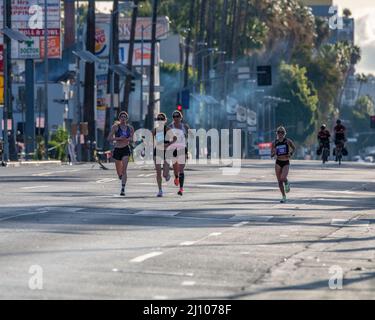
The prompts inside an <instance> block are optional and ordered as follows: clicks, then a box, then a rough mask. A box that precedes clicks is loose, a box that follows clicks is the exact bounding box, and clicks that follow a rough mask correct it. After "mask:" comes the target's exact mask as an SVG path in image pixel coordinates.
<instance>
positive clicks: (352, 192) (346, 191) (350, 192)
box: [327, 190, 360, 194]
mask: <svg viewBox="0 0 375 320" xmlns="http://www.w3.org/2000/svg"><path fill="white" fill-rule="evenodd" d="M359 191H360V190H359ZM327 193H335V194H337V193H342V194H357V193H358V192H354V191H351V190H345V191H332V190H328V191H327Z"/></svg>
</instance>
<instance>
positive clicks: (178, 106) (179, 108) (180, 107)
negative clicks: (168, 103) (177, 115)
mask: <svg viewBox="0 0 375 320" xmlns="http://www.w3.org/2000/svg"><path fill="white" fill-rule="evenodd" d="M176 110H177V111H180V112H182V105H181V104H177V107H176Z"/></svg>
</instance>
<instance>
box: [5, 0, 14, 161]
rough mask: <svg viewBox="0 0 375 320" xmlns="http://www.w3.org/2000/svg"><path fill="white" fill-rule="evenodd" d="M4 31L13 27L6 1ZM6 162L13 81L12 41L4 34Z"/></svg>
mask: <svg viewBox="0 0 375 320" xmlns="http://www.w3.org/2000/svg"><path fill="white" fill-rule="evenodd" d="M3 27H4V29H5V28H6V27H8V28H10V27H11V0H4V26H3ZM3 50H4V53H3V54H4V109H3V121H4V131H3V132H4V135H3V139H4V152H3V154H4V155H3V157H4V161H5V162H8V161H9V138H8V112H9V108H10V105H9V101H10V99H9V96H10V94H11V85H12V84H11V81H10V74H11V70H10V67H11V66H10V63H11V61H10V59H11V41H10V39H9V37H8V36H7V35H5V34H4V49H3Z"/></svg>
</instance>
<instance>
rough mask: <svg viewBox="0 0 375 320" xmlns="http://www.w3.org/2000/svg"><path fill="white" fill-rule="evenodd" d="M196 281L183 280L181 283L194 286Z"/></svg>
mask: <svg viewBox="0 0 375 320" xmlns="http://www.w3.org/2000/svg"><path fill="white" fill-rule="evenodd" d="M195 283H196V282H195V281H183V282H182V283H181V285H182V286H186V287H191V286H194V285H195Z"/></svg>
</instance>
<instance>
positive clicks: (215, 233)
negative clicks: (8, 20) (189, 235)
mask: <svg viewBox="0 0 375 320" xmlns="http://www.w3.org/2000/svg"><path fill="white" fill-rule="evenodd" d="M221 234H222V233H221V232H212V233H210V234H209V235H208V236H209V237H217V236H220V235H221Z"/></svg>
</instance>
